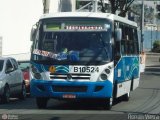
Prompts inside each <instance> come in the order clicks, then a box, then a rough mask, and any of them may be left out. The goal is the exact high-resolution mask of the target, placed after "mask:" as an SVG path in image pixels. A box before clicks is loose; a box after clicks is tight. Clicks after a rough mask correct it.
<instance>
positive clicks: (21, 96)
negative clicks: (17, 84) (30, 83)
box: [19, 83, 27, 100]
mask: <svg viewBox="0 0 160 120" xmlns="http://www.w3.org/2000/svg"><path fill="white" fill-rule="evenodd" d="M26 96H27V93H26V86H25V83H23V84H22V89H21V93H20V96H19V98H20V99H21V100H24V99H25V98H26Z"/></svg>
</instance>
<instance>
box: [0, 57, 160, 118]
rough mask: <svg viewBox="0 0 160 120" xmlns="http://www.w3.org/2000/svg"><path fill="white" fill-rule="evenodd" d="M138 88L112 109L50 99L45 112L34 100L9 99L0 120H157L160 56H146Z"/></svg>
mask: <svg viewBox="0 0 160 120" xmlns="http://www.w3.org/2000/svg"><path fill="white" fill-rule="evenodd" d="M146 63H147V65H146V70H145V72H144V73H142V74H141V81H140V86H139V88H137V89H136V90H135V91H133V92H131V98H130V100H129V101H128V102H125V101H121V100H120V99H118V100H116V102H115V103H114V105H113V107H112V110H105V109H103V107H101V106H100V105H99V104H98V103H95V102H89V101H88V102H80V101H72V102H71V101H70V102H66V101H58V100H50V101H49V103H48V106H47V108H46V109H43V110H42V109H41V110H40V109H38V108H37V106H36V103H35V99H34V98H31V97H29V98H27V99H26V100H24V101H20V100H18V99H15V98H12V99H11V102H10V103H9V104H0V119H2V118H3V119H6V118H7V119H19V120H21V119H22V120H32V119H33V120H34V119H38V120H45V119H48V120H103V119H105V120H160V62H159V56H154V57H153V56H147V62H146Z"/></svg>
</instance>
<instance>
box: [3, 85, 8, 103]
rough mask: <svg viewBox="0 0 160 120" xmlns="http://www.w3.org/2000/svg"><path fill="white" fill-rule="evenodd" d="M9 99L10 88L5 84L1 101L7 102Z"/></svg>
mask: <svg viewBox="0 0 160 120" xmlns="http://www.w3.org/2000/svg"><path fill="white" fill-rule="evenodd" d="M9 99H10V89H9V87H8V86H6V87H5V88H4V93H3V96H2V103H9Z"/></svg>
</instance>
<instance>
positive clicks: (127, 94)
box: [122, 92, 130, 101]
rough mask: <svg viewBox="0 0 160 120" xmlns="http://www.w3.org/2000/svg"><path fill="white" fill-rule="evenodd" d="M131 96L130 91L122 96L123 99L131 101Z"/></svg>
mask: <svg viewBox="0 0 160 120" xmlns="http://www.w3.org/2000/svg"><path fill="white" fill-rule="evenodd" d="M129 98H130V92H128V93H126V94H124V95H123V96H122V100H123V101H129Z"/></svg>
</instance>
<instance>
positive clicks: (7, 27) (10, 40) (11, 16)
mask: <svg viewBox="0 0 160 120" xmlns="http://www.w3.org/2000/svg"><path fill="white" fill-rule="evenodd" d="M42 13H43V4H42V0H0V36H2V37H3V41H2V42H3V43H2V47H3V48H2V55H9V54H19V53H27V52H30V46H31V41H30V31H31V28H32V26H33V25H34V24H35V23H36V22H37V21H38V20H39V18H40V17H41V15H42Z"/></svg>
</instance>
